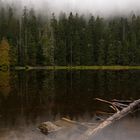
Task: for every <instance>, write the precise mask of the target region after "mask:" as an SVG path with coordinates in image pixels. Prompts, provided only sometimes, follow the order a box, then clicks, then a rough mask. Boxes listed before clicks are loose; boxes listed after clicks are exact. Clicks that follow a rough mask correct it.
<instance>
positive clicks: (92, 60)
mask: <svg viewBox="0 0 140 140" xmlns="http://www.w3.org/2000/svg"><path fill="white" fill-rule="evenodd" d="M2 38H6V39H7V40H8V43H9V46H10V47H9V56H7V57H10V64H11V65H19V66H28V65H30V66H43V65H50V66H81V65H83V66H89V65H95V66H97V65H140V16H136V15H132V16H130V17H128V18H126V17H115V18H110V19H103V18H101V17H94V16H92V15H91V16H89V18H87V17H86V18H85V17H84V16H80V15H78V13H76V14H73V13H72V12H71V13H70V14H69V15H66V14H65V13H61V14H60V16H59V17H58V18H56V17H55V14H52V18H51V19H50V20H48V18H46V17H45V16H43V15H37V13H36V11H34V9H27V8H26V7H25V8H24V9H23V13H22V16H16V9H14V8H13V7H9V6H7V8H4V7H3V6H1V8H0V40H2Z"/></svg>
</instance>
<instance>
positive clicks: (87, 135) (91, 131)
mask: <svg viewBox="0 0 140 140" xmlns="http://www.w3.org/2000/svg"><path fill="white" fill-rule="evenodd" d="M137 107H140V99H139V100H136V101H134V102H133V103H131V104H130V105H129V106H128V107H125V108H124V109H122V110H121V111H118V112H117V113H115V114H114V115H112V116H111V117H109V118H108V119H106V120H105V121H104V122H102V123H101V124H100V125H99V126H97V127H96V128H94V127H93V128H89V129H88V130H87V131H86V132H85V133H84V134H83V135H82V137H81V138H80V140H88V139H89V138H90V137H91V136H95V135H96V134H98V133H99V132H100V131H101V130H102V129H104V128H106V127H107V126H109V125H111V124H112V123H113V122H115V121H116V120H119V119H121V118H123V117H125V116H126V115H127V114H128V113H130V112H131V111H134V110H135V109H136V108H137Z"/></svg>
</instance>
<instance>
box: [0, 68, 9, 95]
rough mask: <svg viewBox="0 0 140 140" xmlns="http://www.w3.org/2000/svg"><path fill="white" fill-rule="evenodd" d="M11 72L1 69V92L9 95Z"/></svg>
mask: <svg viewBox="0 0 140 140" xmlns="http://www.w3.org/2000/svg"><path fill="white" fill-rule="evenodd" d="M10 89H11V87H10V73H9V71H7V72H3V71H0V94H1V95H3V96H5V97H7V96H8V95H9V93H10Z"/></svg>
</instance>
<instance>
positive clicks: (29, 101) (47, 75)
mask: <svg viewBox="0 0 140 140" xmlns="http://www.w3.org/2000/svg"><path fill="white" fill-rule="evenodd" d="M139 83H140V71H28V72H25V71H18V72H10V73H9V72H7V73H4V72H0V140H1V139H2V140H15V137H14V136H13V135H14V134H16V135H20V136H21V137H22V139H21V140H23V139H24V138H23V135H22V134H21V132H23V131H25V132H24V135H25V134H30V135H32V133H34V129H35V128H36V126H37V125H38V124H39V123H40V122H43V121H47V120H54V119H57V118H59V117H61V116H63V117H70V118H72V119H76V120H84V121H86V120H90V119H92V117H93V116H94V112H95V110H98V109H104V105H102V104H100V106H99V105H98V104H97V102H95V101H94V98H96V97H99V98H104V99H113V98H116V99H138V98H140V94H139V93H140V86H139ZM137 118H139V117H137ZM134 120H136V119H134ZM136 122H137V121H136ZM32 130H33V131H32ZM11 134H12V135H11ZM6 136H7V137H6ZM8 136H9V137H10V138H8ZM11 136H12V137H14V139H13V138H11ZM37 136H38V137H41V138H42V137H43V136H42V135H40V134H38V135H37ZM37 136H35V137H36V138H37ZM2 137H3V138H2ZM4 137H5V138H4ZM26 139H27V137H26ZM32 139H35V138H33V136H32ZM42 139H43V138H42Z"/></svg>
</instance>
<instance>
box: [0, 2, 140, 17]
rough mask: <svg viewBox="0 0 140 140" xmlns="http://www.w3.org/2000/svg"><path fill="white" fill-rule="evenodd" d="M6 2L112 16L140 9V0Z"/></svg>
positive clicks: (40, 8)
mask: <svg viewBox="0 0 140 140" xmlns="http://www.w3.org/2000/svg"><path fill="white" fill-rule="evenodd" d="M1 1H3V2H5V3H10V4H11V3H14V4H15V3H16V4H18V6H19V5H22V7H23V6H28V7H34V8H35V9H36V10H38V11H42V12H45V10H47V11H49V12H51V13H52V12H54V13H56V14H58V13H60V12H66V13H69V12H70V11H73V12H79V13H82V14H86V13H92V14H94V15H102V16H111V15H114V14H117V15H126V14H130V13H131V12H132V11H133V12H135V13H138V12H139V11H140V10H139V9H140V1H139V0H1Z"/></svg>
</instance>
